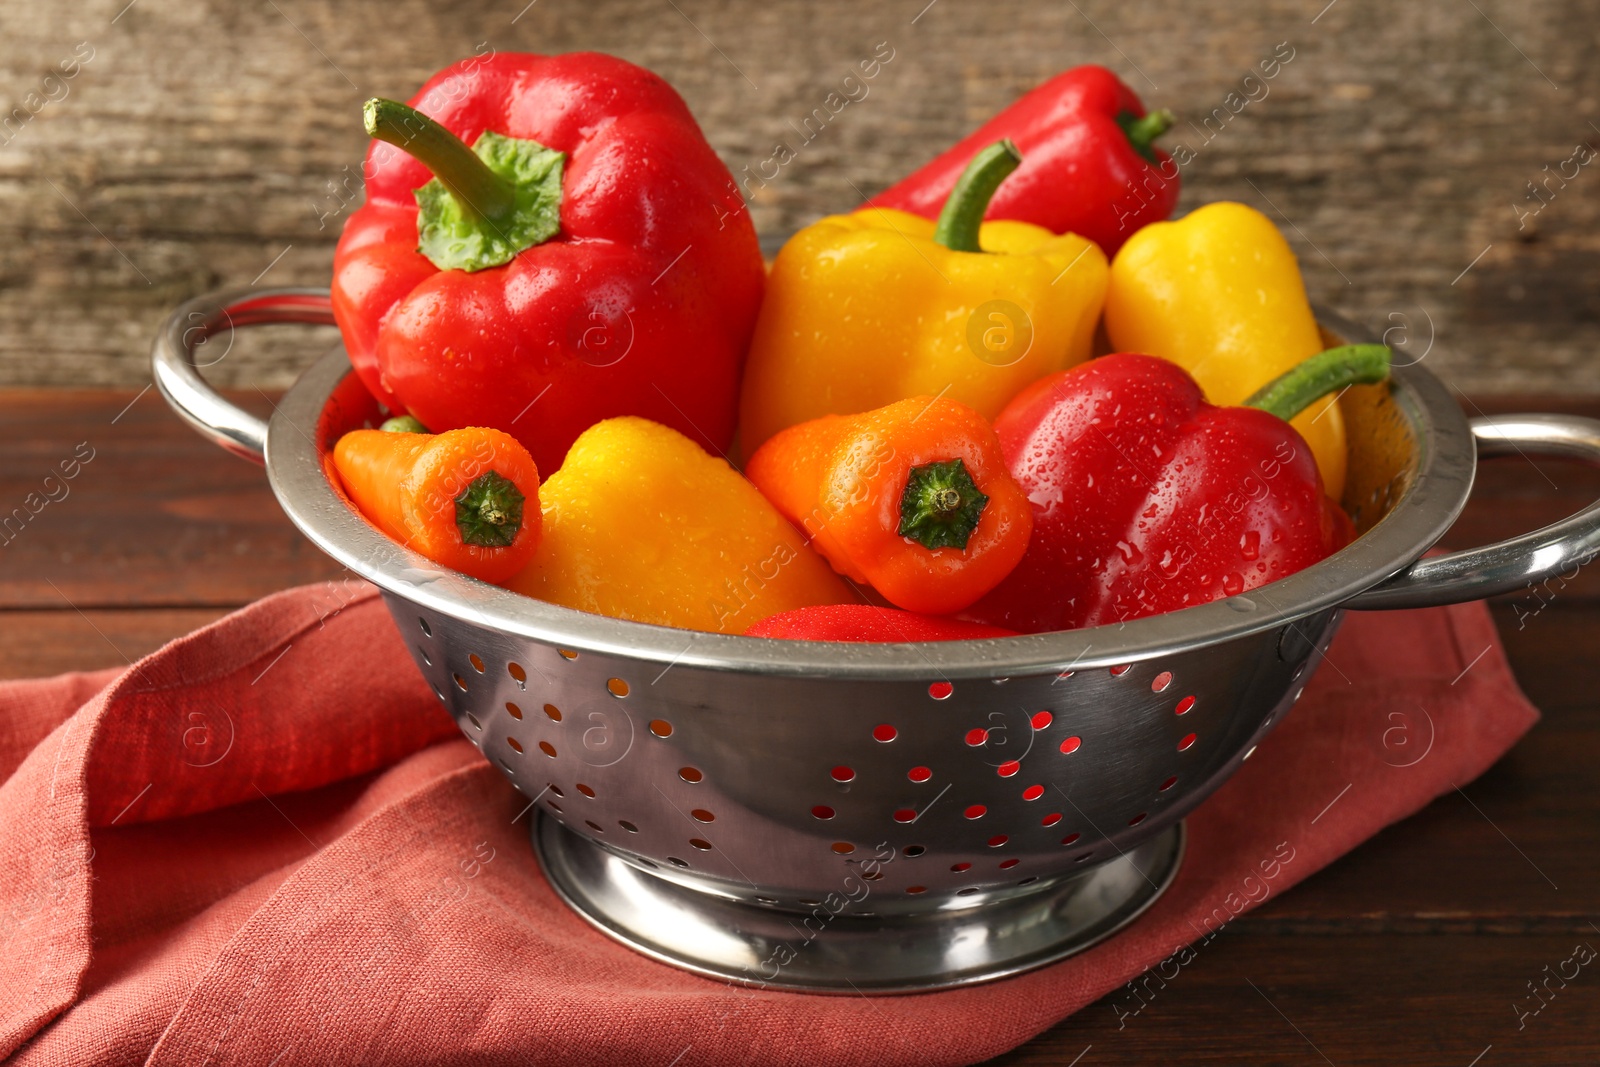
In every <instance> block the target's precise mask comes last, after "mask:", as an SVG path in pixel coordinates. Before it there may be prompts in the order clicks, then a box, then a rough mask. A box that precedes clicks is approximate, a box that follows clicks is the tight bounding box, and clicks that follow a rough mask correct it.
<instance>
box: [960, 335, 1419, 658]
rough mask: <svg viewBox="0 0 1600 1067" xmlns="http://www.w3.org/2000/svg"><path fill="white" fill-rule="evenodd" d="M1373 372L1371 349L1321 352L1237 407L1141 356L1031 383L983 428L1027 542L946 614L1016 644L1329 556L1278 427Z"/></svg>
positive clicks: (1329, 518)
mask: <svg viewBox="0 0 1600 1067" xmlns="http://www.w3.org/2000/svg"><path fill="white" fill-rule="evenodd" d="M1388 372H1389V350H1388V349H1387V348H1385V347H1384V346H1383V345H1352V346H1348V347H1345V348H1335V349H1330V350H1329V351H1327V352H1324V353H1322V354H1320V355H1317V356H1313V357H1311V359H1308V360H1306V361H1305V362H1303V363H1301V364H1299V365H1298V366H1296V367H1295V368H1294V369H1292V370H1290V371H1289V372H1288V373H1287V374H1284V375H1283V376H1281V377H1280V378H1278V379H1275V380H1274V381H1273V382H1271V383H1268V385H1267V386H1266V387H1264V388H1263V389H1262V390H1261V391H1260V392H1258V393H1256V394H1255V395H1254V396H1252V397H1251V398H1250V399H1249V400H1248V401H1246V405H1247V406H1243V407H1217V406H1214V405H1212V404H1208V403H1206V401H1205V398H1204V396H1203V395H1202V394H1201V392H1200V387H1199V386H1198V385H1196V384H1195V382H1194V379H1193V378H1191V377H1189V375H1188V374H1187V373H1186V372H1185V371H1184V370H1183V368H1181V367H1179V366H1178V365H1177V364H1176V363H1169V362H1168V361H1166V360H1164V359H1157V358H1155V357H1154V356H1142V355H1127V354H1123V355H1113V356H1103V357H1101V358H1100V359H1096V360H1091V361H1090V362H1088V363H1084V364H1081V365H1079V366H1077V367H1074V368H1072V369H1071V370H1067V371H1062V372H1060V373H1058V374H1054V375H1050V376H1048V377H1045V378H1041V379H1040V380H1039V381H1037V382H1035V383H1034V384H1033V385H1030V386H1029V387H1028V388H1026V389H1024V390H1023V391H1022V392H1021V393H1019V394H1017V396H1016V398H1015V399H1013V400H1012V401H1011V403H1010V404H1009V405H1007V407H1006V409H1005V410H1004V411H1002V412H1001V413H1000V417H999V418H998V419H996V420H995V432H996V433H997V434H998V435H999V437H1000V446H1001V448H1002V449H1003V450H1004V452H1005V455H1006V461H1007V463H1008V465H1009V466H1010V468H1011V473H1012V476H1013V477H1015V478H1016V479H1017V481H1018V483H1020V484H1021V486H1022V488H1023V491H1024V492H1026V493H1027V494H1028V499H1029V501H1030V502H1031V503H1032V505H1033V539H1032V541H1030V542H1029V545H1028V552H1027V555H1025V556H1024V557H1023V559H1022V562H1021V563H1019V564H1018V565H1017V568H1016V569H1015V570H1014V571H1012V572H1011V574H1010V575H1009V576H1008V577H1007V578H1006V580H1005V581H1004V582H1002V583H1001V584H1000V585H999V586H998V587H996V588H995V590H994V591H993V592H991V593H990V594H989V595H988V596H986V597H985V598H984V599H982V600H980V601H978V603H976V604H974V605H973V606H972V607H971V608H969V609H967V610H966V611H965V612H963V613H962V617H964V618H970V619H974V620H977V621H980V622H985V623H989V624H991V625H995V626H1007V627H1010V628H1012V629H1015V630H1020V631H1023V632H1025V633H1038V632H1042V631H1046V630H1070V629H1076V628H1078V627H1084V626H1100V625H1104V624H1107V623H1117V622H1126V621H1128V620H1131V619H1137V618H1141V617H1143V616H1146V615H1155V614H1158V613H1161V612H1166V611H1176V610H1177V609H1179V608H1186V607H1191V606H1193V605H1196V604H1204V603H1206V602H1208V601H1211V600H1216V599H1218V598H1220V597H1225V596H1236V595H1237V594H1239V593H1243V592H1245V591H1247V590H1250V589H1254V588H1256V587H1257V586H1261V585H1265V584H1266V583H1268V582H1272V581H1276V580H1278V579H1279V578H1284V577H1287V576H1288V575H1290V574H1292V573H1294V572H1295V571H1298V570H1300V569H1302V568H1304V567H1308V566H1310V565H1311V564H1313V563H1316V562H1317V561H1319V560H1321V559H1323V558H1324V557H1326V556H1328V555H1330V554H1332V553H1333V552H1335V551H1337V550H1338V549H1340V548H1342V547H1344V545H1345V544H1346V543H1348V542H1349V540H1350V539H1351V537H1352V536H1353V532H1354V531H1353V529H1352V527H1351V524H1350V520H1349V518H1348V517H1347V516H1346V515H1345V514H1344V512H1343V511H1342V510H1340V509H1339V506H1338V505H1337V504H1335V503H1334V502H1333V501H1332V500H1330V499H1328V497H1327V496H1326V495H1325V494H1324V492H1323V488H1322V476H1321V475H1320V474H1319V473H1318V471H1317V464H1316V459H1315V457H1313V456H1312V454H1311V449H1310V447H1309V446H1307V445H1306V443H1305V440H1304V439H1303V438H1302V437H1301V436H1300V434H1299V433H1298V432H1296V430H1295V429H1294V427H1292V426H1290V425H1289V424H1288V422H1287V421H1285V420H1286V419H1289V418H1292V417H1293V416H1294V415H1295V414H1297V413H1298V412H1299V411H1300V410H1301V409H1302V408H1304V407H1305V406H1306V405H1307V404H1310V403H1311V402H1312V401H1314V400H1316V399H1318V398H1319V397H1321V396H1323V395H1325V394H1327V393H1330V392H1332V391H1334V390H1336V389H1339V388H1342V387H1343V386H1346V385H1349V384H1351V383H1353V382H1375V381H1382V380H1383V379H1385V378H1386V377H1387V376H1388Z"/></svg>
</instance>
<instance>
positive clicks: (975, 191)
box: [933, 138, 1022, 252]
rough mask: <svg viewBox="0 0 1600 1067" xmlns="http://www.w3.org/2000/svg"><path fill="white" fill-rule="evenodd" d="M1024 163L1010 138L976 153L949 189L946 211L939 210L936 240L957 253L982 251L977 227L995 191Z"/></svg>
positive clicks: (981, 222)
mask: <svg viewBox="0 0 1600 1067" xmlns="http://www.w3.org/2000/svg"><path fill="white" fill-rule="evenodd" d="M1021 162H1022V153H1021V152H1019V151H1017V146H1016V145H1014V144H1012V143H1011V140H1010V138H1007V139H1006V140H1003V141H996V142H995V143H994V144H992V145H990V146H989V147H988V148H985V149H984V150H983V151H982V152H979V153H978V154H977V155H975V156H973V157H972V162H971V163H968V164H967V169H966V170H964V171H962V172H961V177H959V178H957V179H956V185H955V188H954V189H951V190H950V197H949V199H947V200H946V201H945V202H944V210H942V211H940V212H939V222H938V224H937V225H936V226H934V228H933V239H934V240H935V241H937V242H938V243H939V244H942V245H944V246H945V247H946V248H948V249H951V250H952V251H955V252H982V251H983V247H982V246H981V245H979V244H978V227H979V226H980V225H982V224H983V213H984V212H985V211H988V210H989V201H990V200H991V199H992V198H993V197H994V191H995V190H996V189H998V188H1000V183H1001V182H1003V181H1005V180H1006V178H1007V176H1009V175H1010V174H1011V172H1012V171H1014V170H1016V169H1017V166H1018V165H1019V164H1020V163H1021Z"/></svg>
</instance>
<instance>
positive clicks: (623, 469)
mask: <svg viewBox="0 0 1600 1067" xmlns="http://www.w3.org/2000/svg"><path fill="white" fill-rule="evenodd" d="M539 501H540V504H541V506H542V507H543V510H544V523H543V537H542V540H541V541H540V543H539V549H538V551H537V552H536V553H535V554H534V557H533V562H532V563H530V564H529V565H528V567H527V568H526V569H525V570H523V571H522V572H521V573H520V574H518V575H516V576H515V577H513V578H512V579H511V581H510V582H509V583H507V584H508V587H509V588H511V589H514V590H516V591H517V592H519V593H525V594H527V595H528V596H532V597H538V598H539V599H540V600H547V601H550V602H551V603H554V604H563V605H565V606H567V607H569V608H578V609H579V610H582V611H592V612H595V613H597V614H600V615H610V616H612V617H614V618H619V619H632V620H633V621H635V622H649V623H656V624H658V625H661V626H678V627H683V628H685V629H690V630H709V631H713V632H720V633H730V634H738V633H743V632H744V631H745V630H746V629H748V628H749V627H750V626H751V625H753V624H754V623H756V622H758V621H759V620H761V619H764V618H766V617H767V616H769V615H773V614H776V613H778V612H783V611H790V610H793V609H794V608H800V607H807V606H810V605H814V604H843V603H853V602H856V600H857V598H856V596H855V595H854V594H853V593H852V592H851V591H850V589H849V588H848V587H847V586H846V585H845V584H844V582H842V581H840V580H839V578H838V576H837V575H835V574H834V573H833V572H832V570H830V569H829V567H828V563H827V561H826V560H824V559H823V558H822V557H821V556H819V555H817V554H816V553H815V552H814V551H812V550H811V549H810V548H809V547H808V546H807V545H806V543H805V539H804V538H802V537H801V536H800V534H799V532H798V531H796V530H795V528H794V527H793V526H791V525H789V523H788V522H787V521H785V519H784V517H783V516H782V515H780V514H779V513H778V511H777V509H776V508H774V507H773V506H772V505H771V504H769V503H767V501H766V498H764V497H763V496H762V495H761V493H760V492H759V491H758V490H757V489H756V487H755V486H753V485H751V484H750V483H749V482H748V481H746V480H745V479H744V478H743V477H741V476H740V474H739V472H738V471H736V470H734V469H733V468H732V467H730V466H728V464H727V462H726V461H724V460H722V459H720V458H718V457H716V456H712V455H709V454H707V453H706V451H705V450H704V449H702V448H701V447H700V446H699V445H697V444H696V443H695V442H693V441H691V440H690V439H689V438H687V437H685V436H684V435H683V434H681V433H678V432H677V431H676V430H673V429H670V428H668V427H666V426H662V425H660V424H658V423H654V422H650V421H649V420H647V419H640V418H616V419H607V420H606V421H604V422H601V423H598V424H596V425H595V426H593V427H591V428H589V429H588V430H586V431H584V433H583V434H582V436H580V437H579V438H578V440H577V441H576V442H574V443H573V446H572V449H571V451H570V452H568V454H567V461H566V462H565V463H564V464H562V466H561V469H560V470H558V471H556V472H555V473H554V474H552V475H551V476H550V477H549V478H548V479H546V481H545V482H544V484H543V485H542V486H540V488H539Z"/></svg>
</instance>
